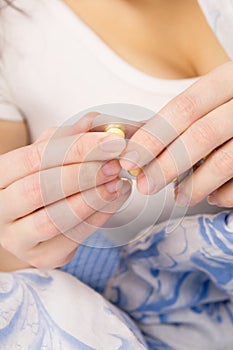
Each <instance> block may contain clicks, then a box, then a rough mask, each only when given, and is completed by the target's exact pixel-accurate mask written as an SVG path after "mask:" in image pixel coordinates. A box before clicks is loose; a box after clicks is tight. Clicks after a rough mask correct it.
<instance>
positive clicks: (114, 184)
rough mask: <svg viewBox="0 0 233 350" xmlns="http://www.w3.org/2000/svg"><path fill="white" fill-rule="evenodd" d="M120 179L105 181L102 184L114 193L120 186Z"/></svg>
mask: <svg viewBox="0 0 233 350" xmlns="http://www.w3.org/2000/svg"><path fill="white" fill-rule="evenodd" d="M121 181H122V180H119V179H116V180H113V181H111V182H107V183H106V184H105V185H104V186H105V188H106V190H107V191H108V192H109V193H114V192H117V190H118V189H119V188H120V187H121V186H122V185H121Z"/></svg>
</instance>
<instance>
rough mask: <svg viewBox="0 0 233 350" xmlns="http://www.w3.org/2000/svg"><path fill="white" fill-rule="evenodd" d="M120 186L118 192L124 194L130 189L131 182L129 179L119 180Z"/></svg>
mask: <svg viewBox="0 0 233 350" xmlns="http://www.w3.org/2000/svg"><path fill="white" fill-rule="evenodd" d="M121 181H122V182H121V187H120V188H119V190H118V192H119V193H120V194H126V193H128V192H129V191H130V190H131V182H130V181H129V180H121Z"/></svg>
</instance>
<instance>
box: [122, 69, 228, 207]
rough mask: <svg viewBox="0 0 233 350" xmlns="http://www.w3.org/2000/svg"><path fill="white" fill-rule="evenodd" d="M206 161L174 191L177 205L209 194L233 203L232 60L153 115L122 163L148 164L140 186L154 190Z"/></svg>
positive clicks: (130, 165)
mask: <svg viewBox="0 0 233 350" xmlns="http://www.w3.org/2000/svg"><path fill="white" fill-rule="evenodd" d="M207 156H208V157H207ZM202 159H205V161H204V162H202V164H201V165H200V166H199V167H197V168H196V169H195V168H194V169H195V170H194V172H193V174H192V175H189V176H187V177H185V179H184V180H183V181H181V183H179V185H178V186H177V188H176V189H175V194H176V199H177V202H178V204H180V205H181V206H185V205H189V206H192V205H195V204H196V203H198V202H200V201H201V200H203V199H204V198H205V197H207V196H208V200H209V202H210V203H212V204H216V205H218V206H225V207H233V62H228V63H226V64H224V65H222V66H219V67H218V68H216V69H214V70H213V71H211V72H210V73H208V74H206V75H205V76H203V77H201V78H200V79H199V80H198V81H197V82H195V83H194V84H193V85H192V86H191V87H189V88H188V89H187V90H185V91H184V92H183V93H181V94H180V95H178V96H177V97H175V98H174V99H173V100H171V101H170V102H169V103H168V104H167V105H166V106H165V107H164V108H163V109H162V110H161V111H160V112H159V113H158V114H157V115H155V116H154V117H152V118H151V119H149V120H148V122H146V124H144V125H143V127H141V128H140V129H139V130H138V131H137V132H136V133H135V134H134V135H133V137H132V138H131V139H130V140H129V143H128V146H127V148H126V150H125V151H124V153H123V155H122V157H121V165H122V166H123V168H125V169H127V170H129V169H133V168H137V167H140V168H143V172H142V173H141V174H140V175H138V177H137V186H138V189H139V191H140V192H142V193H144V194H154V193H156V192H158V191H159V190H160V189H162V188H163V187H164V186H165V185H167V184H168V183H170V182H172V181H173V180H174V179H175V178H176V177H177V176H179V175H180V174H182V173H184V172H185V171H187V170H188V169H190V168H192V166H193V165H195V164H196V163H197V162H199V161H200V160H202Z"/></svg>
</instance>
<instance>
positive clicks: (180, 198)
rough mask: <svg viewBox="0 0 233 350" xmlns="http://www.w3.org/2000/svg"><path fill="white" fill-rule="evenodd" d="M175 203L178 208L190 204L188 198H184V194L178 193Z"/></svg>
mask: <svg viewBox="0 0 233 350" xmlns="http://www.w3.org/2000/svg"><path fill="white" fill-rule="evenodd" d="M176 202H177V204H178V205H179V206H180V207H185V206H186V205H188V204H189V203H190V198H189V197H188V196H186V195H185V194H184V193H180V192H179V193H178V195H177V197H176Z"/></svg>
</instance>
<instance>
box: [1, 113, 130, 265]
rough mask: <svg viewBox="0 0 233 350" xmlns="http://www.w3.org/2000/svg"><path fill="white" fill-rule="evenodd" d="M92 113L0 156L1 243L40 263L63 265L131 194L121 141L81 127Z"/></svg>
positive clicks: (85, 125) (25, 257) (86, 124)
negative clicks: (125, 178) (123, 167)
mask: <svg viewBox="0 0 233 350" xmlns="http://www.w3.org/2000/svg"><path fill="white" fill-rule="evenodd" d="M95 116H96V113H90V114H89V115H87V116H86V117H85V118H83V119H82V120H81V121H80V122H78V123H77V124H75V125H74V126H72V127H63V128H59V129H49V130H47V131H46V132H45V133H44V134H42V136H41V137H40V138H39V140H37V142H35V143H34V144H32V145H30V146H26V147H23V148H20V149H16V150H14V151H12V152H9V153H6V154H4V155H2V156H1V157H0V172H1V174H0V189H1V190H0V213H1V215H0V244H1V245H2V246H3V248H5V249H6V250H8V251H10V252H11V253H13V254H14V255H15V256H17V257H18V258H19V259H21V260H23V261H26V262H28V263H29V264H30V265H32V266H36V267H39V268H54V267H58V266H61V265H64V264H65V263H66V262H68V261H69V260H70V259H71V257H72V256H73V254H74V253H75V251H76V249H77V247H78V243H79V242H82V241H83V240H85V238H87V237H88V236H89V235H90V234H92V233H93V232H94V231H95V230H96V228H97V227H100V226H102V225H103V224H104V223H105V222H106V221H107V220H108V218H109V217H110V216H111V215H112V214H113V213H114V212H115V211H117V210H118V209H119V207H120V206H121V205H122V204H123V203H124V201H125V200H126V199H127V198H128V196H129V194H130V189H131V186H130V183H129V182H128V181H122V180H121V179H120V178H119V177H118V175H119V172H120V170H121V167H120V165H119V162H118V161H117V160H112V159H114V158H116V157H117V156H118V155H119V154H120V153H121V152H122V151H123V149H124V148H125V145H126V144H125V140H124V139H122V138H119V137H117V136H116V135H113V134H107V133H103V132H102V133H101V132H98V133H97V132H87V131H89V129H90V128H91V124H92V120H93V118H94V117H95Z"/></svg>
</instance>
